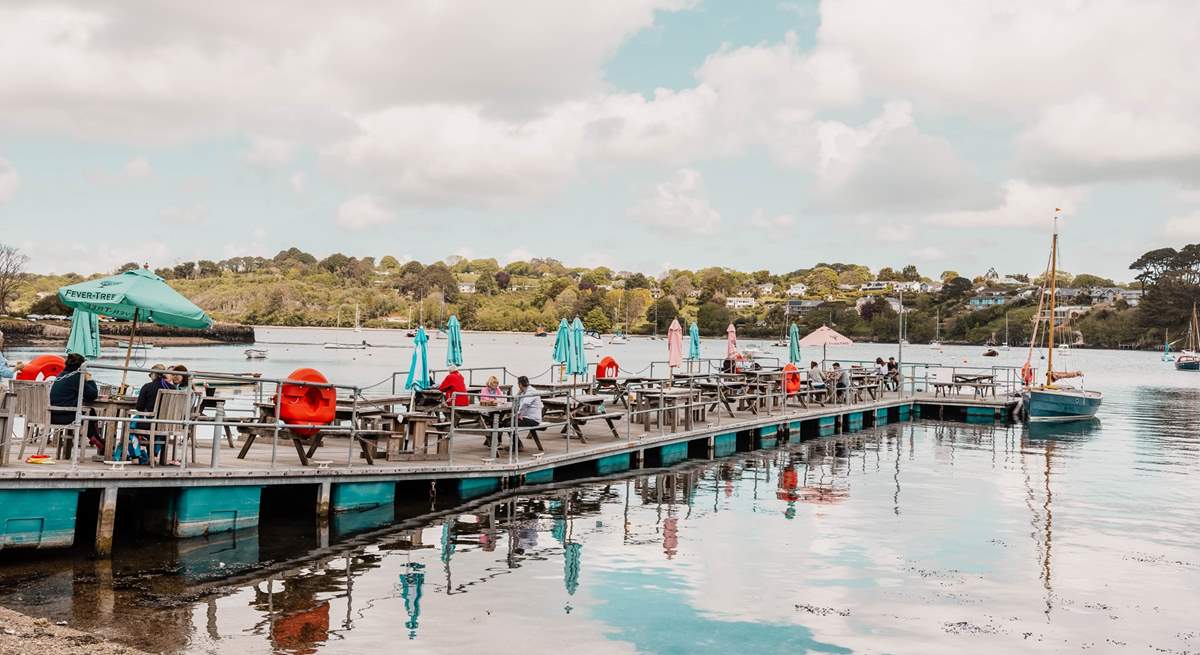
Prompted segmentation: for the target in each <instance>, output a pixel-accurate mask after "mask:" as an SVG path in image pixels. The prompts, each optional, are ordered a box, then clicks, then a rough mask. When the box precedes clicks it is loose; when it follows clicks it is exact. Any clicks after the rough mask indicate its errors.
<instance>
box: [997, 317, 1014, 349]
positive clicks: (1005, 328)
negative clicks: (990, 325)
mask: <svg viewBox="0 0 1200 655" xmlns="http://www.w3.org/2000/svg"><path fill="white" fill-rule="evenodd" d="M1000 350H1012V348H1010V347H1009V345H1008V312H1004V343H1003V344H1002V345H1001V346H1000Z"/></svg>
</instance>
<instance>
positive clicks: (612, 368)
mask: <svg viewBox="0 0 1200 655" xmlns="http://www.w3.org/2000/svg"><path fill="white" fill-rule="evenodd" d="M620 372H621V366H620V365H619V364H617V360H615V359H613V358H612V357H609V356H608V355H605V356H604V358H603V359H601V360H600V363H599V364H596V377H598V378H606V379H612V378H615V377H617V374H618V373H620Z"/></svg>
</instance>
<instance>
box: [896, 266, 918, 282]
mask: <svg viewBox="0 0 1200 655" xmlns="http://www.w3.org/2000/svg"><path fill="white" fill-rule="evenodd" d="M900 278H901V279H902V280H904V281H905V282H920V281H921V272H920V271H918V270H917V267H916V266H914V265H913V264H909V265H908V266H905V267H904V268H903V269H902V270H901V271H900Z"/></svg>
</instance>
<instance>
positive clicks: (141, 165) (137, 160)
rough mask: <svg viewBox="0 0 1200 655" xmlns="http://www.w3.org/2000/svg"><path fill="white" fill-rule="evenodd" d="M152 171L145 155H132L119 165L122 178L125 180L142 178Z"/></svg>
mask: <svg viewBox="0 0 1200 655" xmlns="http://www.w3.org/2000/svg"><path fill="white" fill-rule="evenodd" d="M153 173H154V169H153V168H152V167H151V166H150V162H149V161H148V160H147V159H146V158H145V157H141V156H139V157H134V158H133V159H130V160H129V161H128V162H125V165H124V166H122V167H121V175H120V177H121V178H122V179H126V180H144V179H146V178H148V177H150V176H151V175H152V174H153Z"/></svg>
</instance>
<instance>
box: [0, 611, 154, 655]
mask: <svg viewBox="0 0 1200 655" xmlns="http://www.w3.org/2000/svg"><path fill="white" fill-rule="evenodd" d="M30 653H37V654H38V655H145V653H143V652H142V651H140V650H136V649H133V648H130V647H128V646H122V645H120V644H116V643H113V642H111V641H107V640H105V639H102V638H100V637H97V636H95V635H90V634H88V633H86V632H80V631H79V630H75V629H72V628H69V627H66V626H62V625H55V624H54V623H51V622H50V621H47V620H46V619H35V618H33V617H29V616H26V615H24V614H21V613H19V612H14V611H12V610H9V609H5V608H3V607H0V655H29V654H30Z"/></svg>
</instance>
